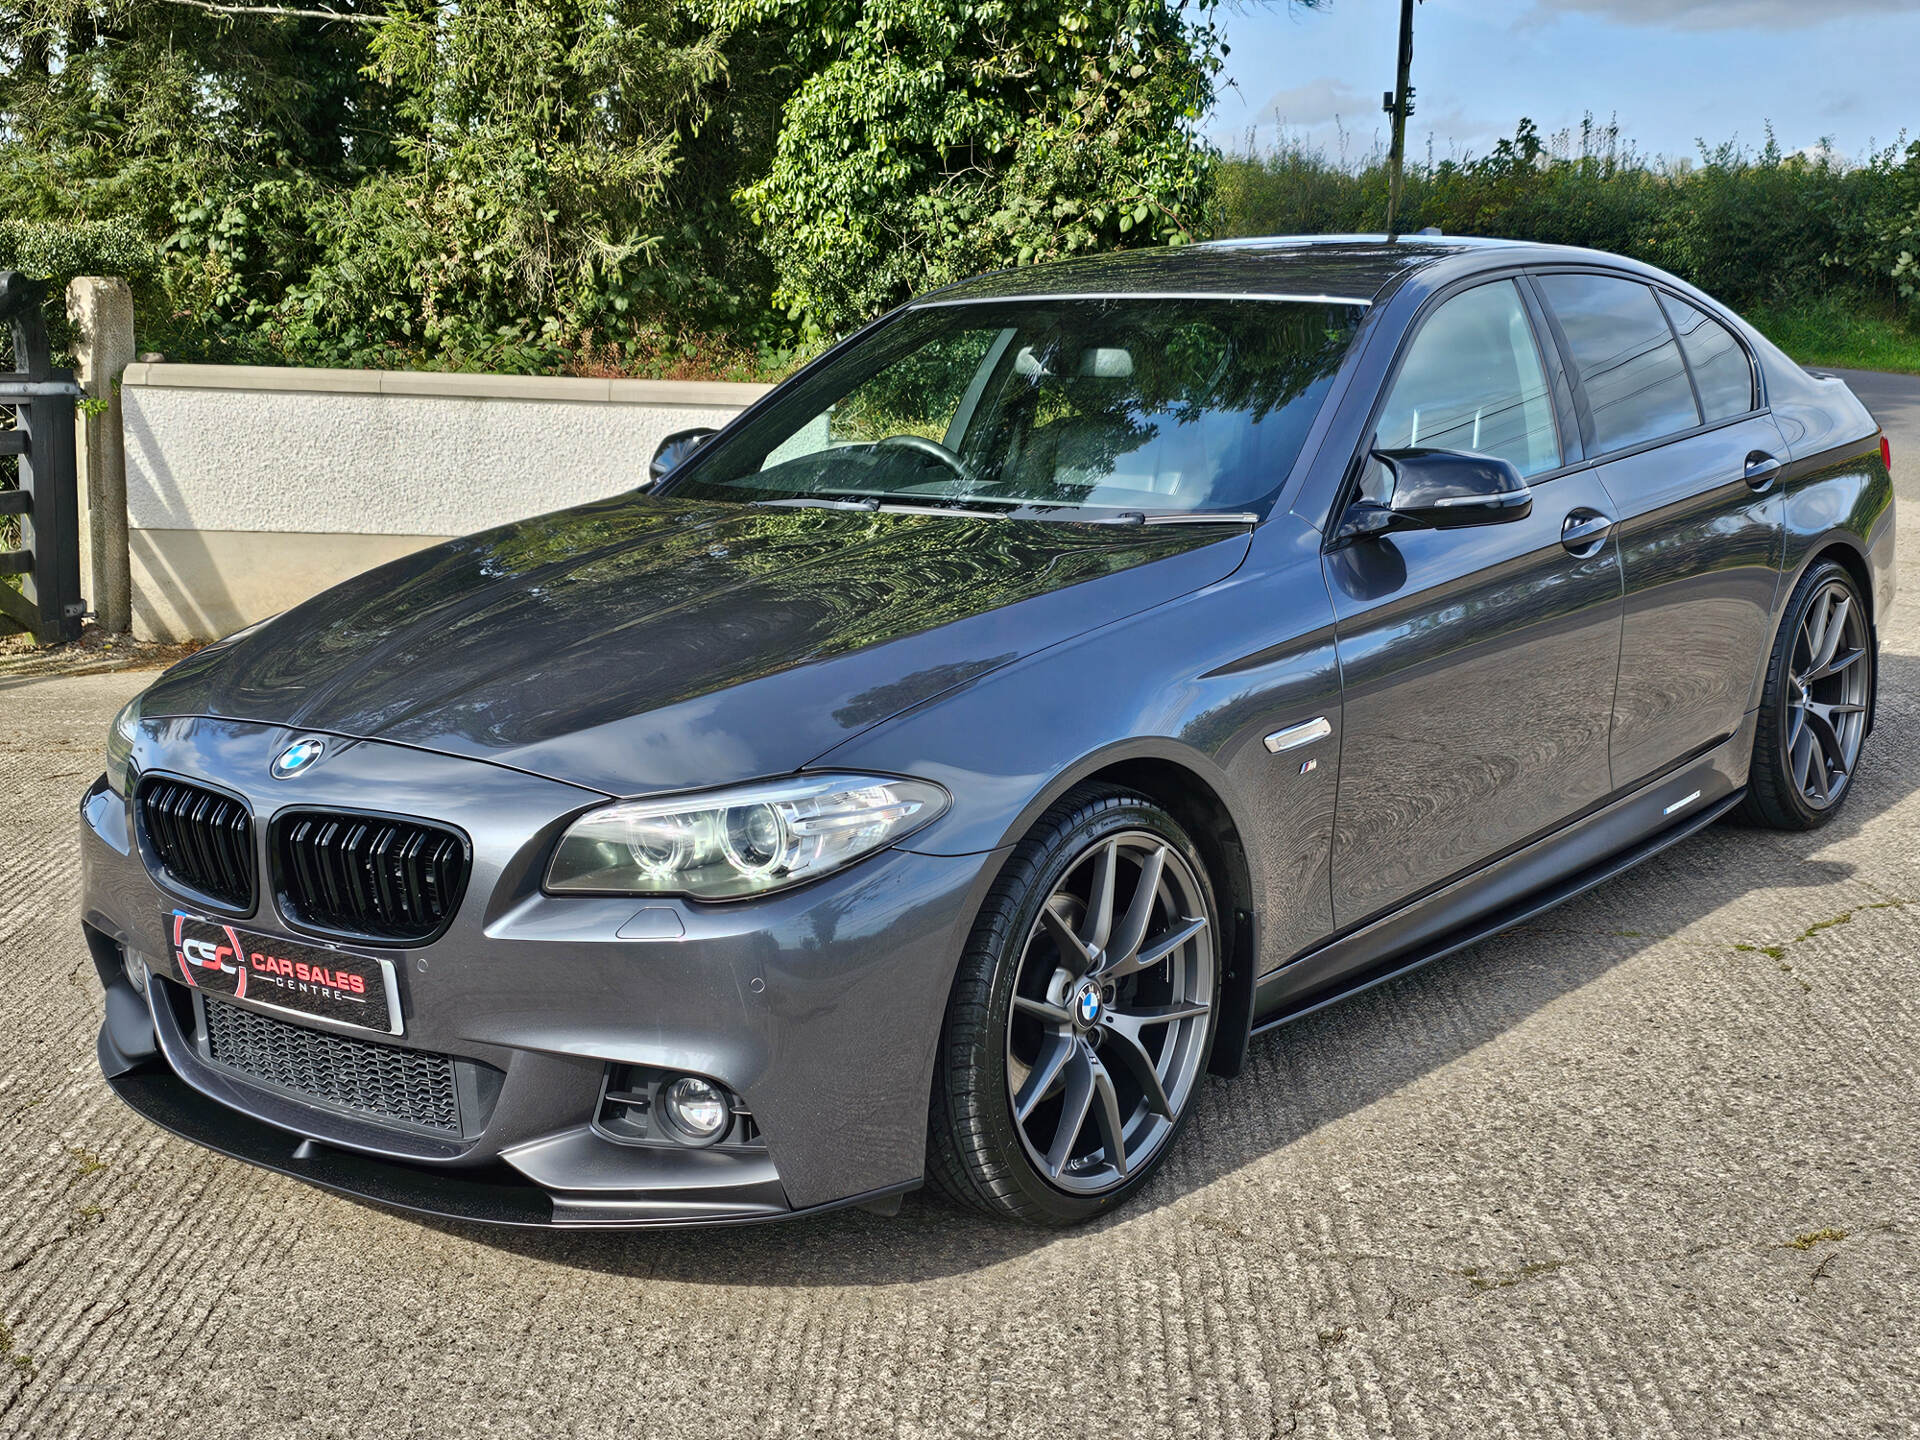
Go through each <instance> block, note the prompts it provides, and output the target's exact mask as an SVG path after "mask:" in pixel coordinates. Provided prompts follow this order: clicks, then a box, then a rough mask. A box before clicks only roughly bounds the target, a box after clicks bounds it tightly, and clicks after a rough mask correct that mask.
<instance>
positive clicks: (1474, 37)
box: [1208, 0, 1920, 160]
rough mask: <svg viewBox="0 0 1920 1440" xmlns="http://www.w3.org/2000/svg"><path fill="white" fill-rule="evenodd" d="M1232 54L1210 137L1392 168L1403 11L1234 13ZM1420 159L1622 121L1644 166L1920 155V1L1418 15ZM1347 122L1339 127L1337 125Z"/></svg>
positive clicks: (1415, 136)
mask: <svg viewBox="0 0 1920 1440" xmlns="http://www.w3.org/2000/svg"><path fill="white" fill-rule="evenodd" d="M1220 13H1221V18H1222V20H1223V22H1224V25H1225V30H1226V37H1227V43H1228V44H1229V45H1230V46H1231V47H1232V54H1231V55H1229V56H1228V58H1227V67H1226V70H1225V72H1224V73H1223V74H1222V76H1221V79H1222V81H1229V80H1230V81H1232V82H1234V83H1233V85H1232V86H1231V87H1230V88H1229V87H1226V86H1223V88H1222V90H1221V94H1220V99H1219V102H1218V104H1217V106H1216V107H1215V111H1214V114H1213V116H1212V117H1211V121H1210V123H1209V125H1208V131H1209V133H1210V134H1211V135H1212V137H1213V139H1214V140H1215V142H1216V143H1218V144H1219V145H1221V146H1222V147H1223V148H1225V149H1228V150H1240V149H1244V148H1245V145H1246V136H1247V132H1248V131H1249V130H1254V131H1255V133H1256V136H1257V140H1258V143H1260V144H1261V145H1265V144H1267V143H1270V142H1271V141H1272V139H1273V138H1274V136H1275V134H1276V131H1277V130H1278V129H1280V128H1282V127H1284V130H1285V133H1286V134H1287V135H1288V136H1290V137H1291V138H1294V139H1297V140H1302V141H1305V142H1306V143H1308V144H1312V145H1318V146H1320V147H1321V148H1323V149H1324V150H1326V151H1327V152H1328V153H1329V154H1330V155H1334V156H1336V157H1337V156H1338V154H1339V151H1340V148H1341V131H1342V129H1343V128H1344V132H1345V148H1346V153H1347V155H1348V157H1349V158H1351V159H1356V160H1357V159H1360V158H1363V157H1364V156H1365V155H1366V153H1367V152H1368V151H1369V150H1371V149H1372V148H1373V147H1374V146H1375V145H1376V144H1378V145H1379V147H1380V148H1381V149H1382V150H1384V149H1385V146H1386V140H1387V117H1386V116H1385V115H1384V114H1382V113H1381V111H1380V96H1381V92H1382V91H1384V90H1387V89H1390V88H1391V87H1392V84H1393V65H1394V47H1395V41H1396V34H1397V21H1398V15H1399V4H1398V0H1330V3H1329V4H1328V5H1327V6H1326V7H1325V8H1324V9H1320V10H1301V9H1297V8H1291V7H1286V6H1282V5H1280V4H1277V3H1276V4H1264V5H1246V4H1241V5H1238V6H1234V5H1232V4H1229V6H1228V7H1227V8H1225V9H1223V10H1222V12H1220ZM1413 83H1414V88H1415V91H1416V92H1417V93H1416V97H1415V101H1414V105H1415V111H1414V116H1413V119H1412V121H1411V123H1410V125H1409V127H1408V141H1407V149H1408V153H1409V154H1410V155H1412V156H1424V155H1425V154H1426V153H1427V151H1428V145H1429V141H1431V146H1432V153H1433V156H1434V158H1435V159H1444V158H1446V157H1447V156H1448V155H1453V156H1456V157H1458V156H1461V155H1465V154H1469V153H1471V154H1484V153H1485V152H1486V151H1487V150H1488V148H1490V147H1491V146H1492V144H1493V142H1494V141H1495V140H1497V139H1499V138H1500V137H1501V136H1503V135H1511V134H1512V133H1513V128H1514V125H1515V124H1516V122H1517V121H1518V120H1519V119H1520V117H1521V116H1522V115H1528V116H1531V117H1533V119H1534V120H1535V121H1536V122H1538V124H1539V125H1540V128H1541V129H1542V130H1543V131H1545V132H1547V133H1552V132H1553V131H1555V130H1559V129H1561V128H1563V127H1568V126H1577V125H1578V124H1579V123H1580V118H1581V116H1582V114H1583V113H1584V112H1589V111H1590V112H1592V113H1593V115H1594V117H1595V118H1596V119H1597V120H1599V121H1602V122H1604V121H1606V120H1607V119H1608V118H1609V117H1617V118H1618V120H1619V123H1620V126H1621V129H1622V131H1623V132H1624V135H1625V138H1627V139H1628V140H1631V141H1632V142H1633V143H1634V144H1635V145H1636V146H1637V147H1638V148H1639V149H1640V150H1642V151H1643V152H1652V153H1656V154H1661V155H1667V156H1689V155H1692V154H1694V153H1695V141H1696V139H1705V140H1706V141H1707V142H1708V143H1710V144H1717V143H1719V142H1720V141H1723V140H1738V141H1739V142H1741V143H1742V144H1744V145H1748V146H1758V145H1759V144H1760V143H1761V141H1762V140H1763V139H1764V138H1765V126H1766V124H1767V123H1768V122H1769V121H1771V122H1772V124H1773V128H1774V133H1775V135H1776V136H1777V137H1778V139H1779V142H1780V145H1781V147H1782V148H1783V149H1787V150H1796V149H1800V148H1802V147H1808V146H1813V145H1815V144H1818V143H1819V142H1820V141H1821V140H1822V139H1831V140H1832V142H1833V145H1834V148H1835V149H1836V150H1837V151H1838V152H1839V153H1840V154H1841V155H1843V156H1848V157H1857V156H1859V155H1861V154H1863V153H1864V152H1865V151H1866V150H1867V149H1868V148H1869V147H1870V146H1884V145H1886V144H1889V143H1891V142H1892V141H1894V140H1896V139H1897V138H1899V135H1900V132H1901V130H1902V129H1903V128H1905V129H1906V130H1908V131H1909V132H1911V133H1910V135H1909V138H1920V3H1916V0H1425V3H1423V4H1421V5H1420V6H1419V7H1418V8H1417V9H1416V11H1415V16H1414V51H1413ZM1336 117H1338V123H1336Z"/></svg>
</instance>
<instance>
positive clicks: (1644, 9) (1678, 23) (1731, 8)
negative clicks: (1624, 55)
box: [1534, 0, 1914, 30]
mask: <svg viewBox="0 0 1920 1440" xmlns="http://www.w3.org/2000/svg"><path fill="white" fill-rule="evenodd" d="M1913 8H1914V7H1913V0H1534V12H1535V14H1541V13H1545V14H1568V13H1578V14H1583V15H1593V16H1596V17H1598V18H1600V19H1603V20H1614V21H1618V22H1619V23H1621V24H1623V25H1655V26H1661V27H1664V28H1667V29H1671V30H1785V29H1790V28H1797V27H1803V26H1808V25H1820V24H1824V23H1825V22H1826V21H1829V20H1838V19H1841V18H1843V17H1846V16H1850V15H1906V14H1911V13H1912V11H1913Z"/></svg>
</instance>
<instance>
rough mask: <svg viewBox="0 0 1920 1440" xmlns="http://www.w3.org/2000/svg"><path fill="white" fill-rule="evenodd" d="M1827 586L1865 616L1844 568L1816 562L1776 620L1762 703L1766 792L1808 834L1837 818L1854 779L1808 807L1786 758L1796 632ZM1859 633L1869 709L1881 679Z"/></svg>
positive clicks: (1870, 635) (1861, 600) (1857, 590)
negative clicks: (1839, 588)
mask: <svg viewBox="0 0 1920 1440" xmlns="http://www.w3.org/2000/svg"><path fill="white" fill-rule="evenodd" d="M1830 581H1838V582H1840V583H1841V584H1842V585H1844V586H1845V587H1846V590H1847V593H1848V595H1850V596H1851V597H1852V599H1853V604H1854V605H1855V606H1856V607H1858V608H1859V609H1860V613H1861V614H1862V616H1863V617H1864V616H1865V615H1866V614H1867V610H1866V597H1865V596H1863V595H1862V594H1861V593H1860V586H1859V583H1858V582H1857V581H1855V579H1854V578H1853V576H1852V574H1851V573H1850V572H1849V571H1848V570H1847V568H1846V567H1845V566H1844V565H1840V564H1837V563H1836V562H1834V561H1832V560H1823V561H1821V562H1820V563H1819V564H1818V565H1815V566H1814V567H1813V568H1812V569H1811V570H1809V571H1808V572H1807V573H1806V574H1805V575H1803V576H1802V577H1801V579H1800V583H1799V584H1798V585H1796V586H1795V587H1794V595H1793V601H1792V603H1791V604H1790V605H1789V606H1788V607H1787V614H1786V616H1785V618H1784V619H1783V620H1782V621H1781V630H1780V642H1779V643H1778V644H1777V645H1776V646H1775V647H1774V655H1773V657H1772V670H1771V673H1770V674H1769V675H1768V676H1767V689H1766V704H1767V706H1768V709H1769V714H1768V715H1767V717H1766V719H1767V722H1768V729H1769V731H1770V732H1771V733H1770V737H1769V739H1770V744H1769V745H1768V747H1767V751H1766V756H1765V760H1766V763H1767V764H1768V765H1769V766H1771V767H1772V770H1773V774H1772V777H1771V779H1772V784H1771V787H1770V788H1771V791H1772V799H1773V801H1774V803H1775V804H1776V805H1778V806H1780V807H1781V808H1783V809H1785V810H1786V811H1787V812H1788V813H1787V815H1786V816H1785V817H1783V818H1786V819H1788V820H1789V821H1790V822H1791V823H1792V824H1793V825H1794V828H1798V829H1812V828H1814V827H1815V826H1819V825H1823V824H1825V823H1826V822H1827V821H1828V820H1831V819H1832V818H1833V817H1834V816H1835V815H1837V814H1839V812H1840V811H1841V809H1843V808H1844V807H1845V805H1846V803H1847V800H1848V797H1849V796H1851V795H1852V794H1853V781H1854V777H1853V776H1852V775H1851V774H1850V775H1848V777H1847V783H1846V786H1845V788H1843V789H1842V790H1841V792H1840V798H1839V799H1838V800H1836V801H1835V802H1834V803H1833V804H1831V805H1827V806H1825V807H1822V806H1817V805H1812V804H1809V803H1808V801H1807V798H1806V797H1805V796H1804V795H1802V794H1801V793H1800V787H1799V785H1798V784H1796V783H1795V781H1794V778H1793V757H1792V756H1791V755H1789V754H1788V753H1787V736H1788V719H1789V715H1788V708H1787V707H1788V703H1789V698H1790V696H1791V694H1792V689H1793V681H1792V678H1791V676H1792V671H1793V652H1794V650H1795V649H1796V648H1797V647H1798V645H1799V643H1800V627H1801V626H1802V625H1803V624H1804V623H1805V622H1806V618H1807V612H1808V610H1809V609H1811V608H1812V605H1813V600H1814V597H1815V596H1816V595H1818V594H1819V593H1820V592H1821V591H1822V590H1823V589H1825V588H1826V586H1827V584H1828V583H1829V582H1830ZM1862 630H1863V633H1864V634H1865V635H1866V637H1867V645H1866V656H1865V658H1864V659H1862V660H1861V662H1860V663H1861V664H1863V665H1865V666H1866V667H1867V691H1866V693H1867V696H1868V704H1869V706H1871V704H1872V698H1873V695H1874V692H1875V689H1876V687H1877V686H1878V684H1879V680H1880V677H1879V675H1878V673H1877V671H1876V668H1875V661H1876V659H1877V657H1876V656H1875V654H1874V652H1873V632H1872V625H1871V623H1870V622H1869V623H1867V624H1865V625H1863V626H1862ZM1859 764H1860V760H1859V757H1858V756H1856V757H1855V759H1854V768H1855V769H1856V770H1857V769H1858V768H1859Z"/></svg>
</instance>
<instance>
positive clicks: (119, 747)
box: [107, 695, 146, 795]
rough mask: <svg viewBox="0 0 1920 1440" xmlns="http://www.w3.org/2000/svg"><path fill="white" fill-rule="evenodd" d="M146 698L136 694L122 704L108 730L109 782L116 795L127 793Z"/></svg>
mask: <svg viewBox="0 0 1920 1440" xmlns="http://www.w3.org/2000/svg"><path fill="white" fill-rule="evenodd" d="M145 698H146V697H145V695H136V696H134V697H133V699H131V700H129V701H128V702H127V703H126V704H125V705H122V706H121V707H120V713H119V714H118V715H116V716H114V717H113V724H112V725H111V726H110V727H109V728H108V730H107V784H109V785H111V786H112V787H113V793H114V794H116V795H124V794H126V793H127V766H128V765H129V763H131V761H132V760H133V742H134V738H135V737H136V736H137V735H138V734H139V733H140V702H141V701H142V700H143V699H145Z"/></svg>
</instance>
